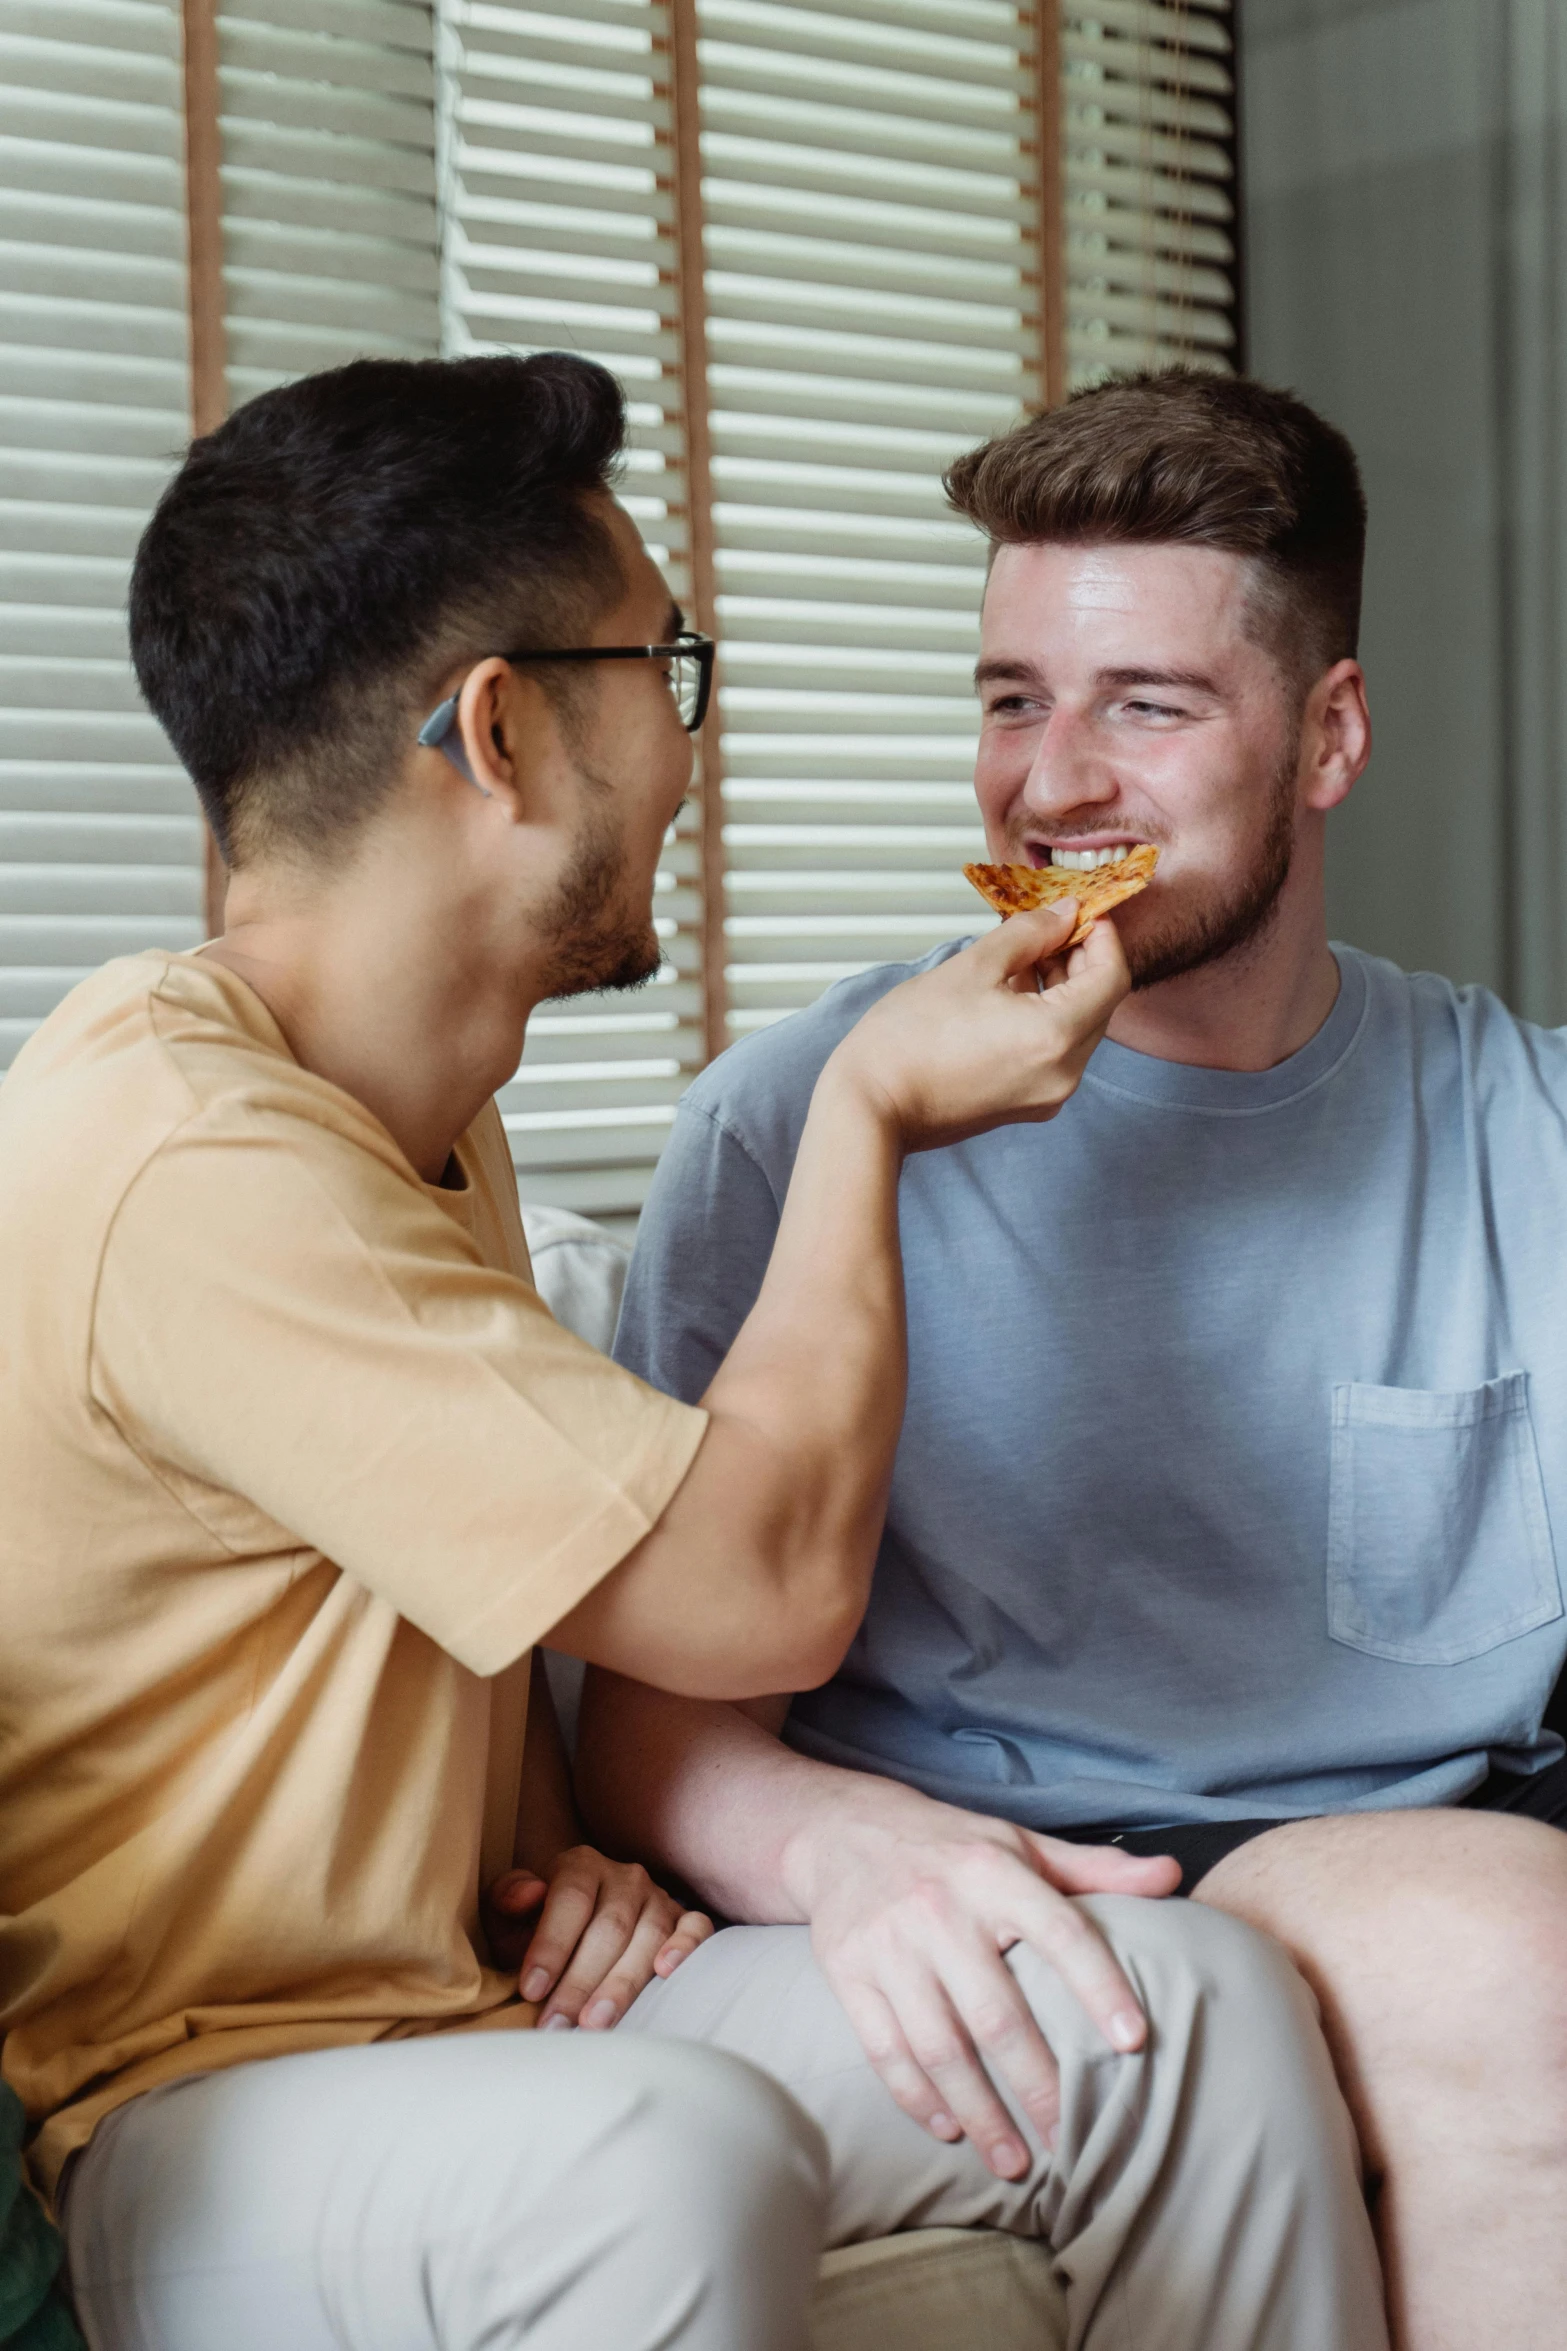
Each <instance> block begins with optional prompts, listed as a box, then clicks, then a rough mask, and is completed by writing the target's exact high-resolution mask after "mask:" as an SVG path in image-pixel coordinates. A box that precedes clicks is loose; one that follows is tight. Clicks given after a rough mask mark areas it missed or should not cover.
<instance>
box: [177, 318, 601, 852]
mask: <svg viewBox="0 0 1567 2351" xmlns="http://www.w3.org/2000/svg"><path fill="white" fill-rule="evenodd" d="M624 439H625V405H624V401H623V398H622V395H621V391H620V387H619V385H618V384H617V383H616V382H615V379H614V377H613V376H612V375H610V374H609V373H608V371H607V370H606V369H604V368H602V367H599V366H597V365H595V364H594V363H593V362H592V361H591V360H586V359H581V358H577V357H574V356H572V355H570V354H567V353H563V352H546V353H543V354H541V355H540V356H537V357H535V358H531V359H516V358H507V357H492V358H476V359H460V360H391V359H361V360H356V361H354V362H353V364H352V365H350V366H348V367H342V368H335V369H332V370H331V371H329V372H327V373H324V374H321V375H315V376H307V377H305V378H303V379H302V380H301V381H299V382H296V383H291V384H286V385H283V386H281V387H280V388H279V389H278V390H276V391H271V392H264V393H262V394H261V396H260V397H259V398H257V399H255V400H252V401H250V402H248V403H247V405H246V406H245V407H243V408H241V409H238V410H237V411H236V412H235V414H234V415H233V416H231V417H230V418H229V419H228V420H227V422H226V423H224V424H222V425H220V426H219V427H218V429H217V430H216V431H215V432H212V433H209V434H207V435H206V436H205V438H204V439H202V440H199V441H196V442H194V443H193V444H192V446H191V448H190V450H189V452H188V454H187V456H186V459H185V462H184V464H183V465H182V466H181V468H180V471H179V472H178V473H177V474H176V476H175V477H174V480H173V481H172V482H171V483H170V484H169V486H168V488H167V490H166V491H165V492H164V494H163V497H162V498H161V500H160V501H159V504H158V507H157V510H156V512H155V513H154V515H153V517H152V520H151V522H150V523H149V524H148V526H147V529H146V531H145V533H144V534H143V537H142V541H141V545H140V547H139V549H138V551H137V556H136V563H135V569H134V572H133V574H132V581H131V598H130V628H131V653H132V658H133V660H134V662H135V666H136V675H137V678H138V680H139V681H140V684H141V689H142V692H143V693H144V694H145V696H146V698H147V701H148V703H149V705H150V706H151V708H152V710H153V712H154V713H155V715H156V716H157V717H158V719H159V720H161V722H162V724H163V727H164V729H165V731H166V733H167V734H168V737H169V740H170V741H171V742H172V743H173V745H174V748H175V750H176V751H177V752H178V753H179V755H180V757H181V759H182V760H183V761H184V763H185V765H186V767H187V768H188V770H189V771H190V774H191V777H192V779H193V780H194V782H195V785H196V789H197V791H198V793H199V794H200V796H201V801H202V805H203V807H204V808H205V810H206V812H207V816H208V818H209V820H210V822H211V824H212V827H213V830H214V832H215V834H216V835H217V839H218V844H219V847H220V848H221V849H222V851H223V853H224V855H225V857H226V858H227V859H228V860H229V861H230V862H231V863H243V862H245V861H247V860H248V859H250V858H252V857H254V856H257V855H260V854H264V853H268V852H272V851H281V852H282V853H284V854H295V855H300V856H303V857H304V858H306V859H308V860H319V859H322V858H330V857H331V856H332V855H333V854H334V853H335V852H337V851H338V850H339V849H340V848H341V846H342V844H343V842H344V841H345V840H346V839H347V838H348V837H349V836H350V835H351V834H352V833H353V832H354V831H356V830H357V828H358V827H359V825H360V824H361V823H362V822H363V821H364V819H365V818H366V817H367V816H369V815H370V814H372V813H373V811H374V809H375V808H376V807H377V806H378V805H379V804H380V802H381V800H382V799H384V797H385V796H386V794H387V792H388V791H389V790H390V788H391V786H392V785H393V783H394V782H395V781H396V779H397V777H398V776H399V775H400V774H401V772H402V770H403V766H404V763H405V761H406V758H407V754H408V751H409V749H410V748H411V745H412V739H413V732H414V730H415V729H416V728H417V726H418V722H419V717H420V716H421V715H422V708H421V705H423V707H424V708H427V707H428V699H427V698H428V696H429V694H430V692H431V690H432V688H433V685H434V684H435V683H436V682H438V681H439V680H440V678H441V677H442V676H444V675H445V674H446V673H447V672H448V671H449V670H450V669H451V668H452V667H453V666H455V664H456V663H457V662H458V661H460V660H463V659H465V658H472V659H475V660H478V659H482V658H483V657H484V655H486V654H488V653H496V652H504V651H506V650H508V649H510V648H514V647H517V648H520V647H522V646H534V645H537V646H539V647H541V648H547V647H550V646H556V645H560V646H564V645H567V644H571V643H574V642H580V637H581V631H582V630H583V628H584V627H591V625H592V624H593V622H594V621H595V620H597V619H598V617H599V616H600V614H601V613H602V612H603V611H604V610H605V609H606V608H608V607H609V606H611V605H613V604H614V602H615V601H616V599H617V598H618V596H619V595H620V594H622V593H623V592H624V582H623V580H622V579H621V573H620V565H619V562H618V560H617V557H616V553H615V547H614V542H613V540H612V538H611V536H610V533H609V530H608V527H607V525H606V524H605V523H604V522H603V521H602V520H601V519H600V518H599V517H598V516H596V515H595V514H593V513H592V512H591V511H590V510H589V509H588V508H587V507H585V506H584V504H583V499H584V496H585V494H586V493H588V492H591V491H595V490H604V489H607V488H608V487H609V486H610V484H611V482H612V480H613V477H614V473H615V469H616V465H617V462H618V459H619V457H620V453H621V449H622V445H623V442H624Z"/></svg>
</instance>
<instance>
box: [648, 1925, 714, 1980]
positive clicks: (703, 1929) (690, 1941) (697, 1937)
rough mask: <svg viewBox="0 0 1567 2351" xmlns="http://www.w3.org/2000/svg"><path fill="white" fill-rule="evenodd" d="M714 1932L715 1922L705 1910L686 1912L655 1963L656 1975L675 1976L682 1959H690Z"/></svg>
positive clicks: (654, 1971) (654, 1970)
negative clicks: (700, 1944) (698, 1946)
mask: <svg viewBox="0 0 1567 2351" xmlns="http://www.w3.org/2000/svg"><path fill="white" fill-rule="evenodd" d="M712 1932H713V1922H712V1920H711V1919H710V1918H709V1917H708V1915H707V1913H706V1911H704V1910H685V1911H682V1912H681V1914H680V1917H679V1919H678V1920H677V1921H676V1924H675V1931H674V1933H673V1934H672V1935H671V1936H670V1938H669V1940H668V1942H667V1943H666V1944H665V1945H664V1948H663V1949H662V1951H660V1953H659V1955H658V1957H657V1958H656V1959H655V1960H654V1962H653V1973H654V1974H655V1975H660V1976H667V1975H673V1974H674V1972H675V1970H676V1968H677V1967H678V1966H679V1965H680V1962H681V1961H682V1959H689V1958H690V1956H691V1954H692V1952H693V1951H694V1950H695V1949H696V1947H697V1945H698V1944H699V1943H705V1942H706V1941H707V1939H708V1937H709V1935H711V1933H712Z"/></svg>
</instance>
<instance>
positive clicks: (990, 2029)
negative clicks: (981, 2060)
mask: <svg viewBox="0 0 1567 2351" xmlns="http://www.w3.org/2000/svg"><path fill="white" fill-rule="evenodd" d="M968 2021H969V2030H970V2032H971V2033H972V2034H973V2036H974V2038H975V2040H976V2041H979V2042H980V2043H982V2044H983V2046H984V2047H985V2048H987V2049H1005V2048H1007V2047H1008V2046H1009V2045H1010V2044H1011V2043H1012V2042H1014V2041H1016V2040H1018V2039H1020V2038H1021V2037H1022V2034H1023V2031H1024V2025H1023V2019H1022V2018H1021V2017H1020V2016H1019V2015H1018V2013H1017V2011H1016V2009H1015V2008H1012V2007H1010V2006H1009V2005H1008V2003H1007V2002H1006V2001H1005V2000H981V2001H978V2002H977V2003H976V2004H975V2005H974V2006H973V2007H972V2008H971V2009H970V2010H969V2020H968Z"/></svg>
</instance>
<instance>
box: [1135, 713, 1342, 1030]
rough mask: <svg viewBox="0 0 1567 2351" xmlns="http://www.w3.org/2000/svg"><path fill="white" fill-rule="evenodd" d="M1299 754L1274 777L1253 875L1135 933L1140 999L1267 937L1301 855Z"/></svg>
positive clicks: (1293, 753)
mask: <svg viewBox="0 0 1567 2351" xmlns="http://www.w3.org/2000/svg"><path fill="white" fill-rule="evenodd" d="M1298 756H1299V754H1298V749H1297V747H1296V746H1295V745H1294V744H1292V745H1291V746H1290V748H1289V750H1288V752H1287V753H1286V755H1285V757H1284V758H1283V759H1282V760H1281V761H1280V763H1279V766H1278V767H1277V769H1276V770H1275V772H1274V776H1273V779H1272V787H1271V790H1270V793H1269V803H1268V814H1267V823H1266V825H1265V827H1264V830H1263V835H1262V838H1261V840H1260V842H1259V843H1258V845H1257V851H1256V855H1255V856H1254V858H1253V860H1252V862H1251V864H1250V866H1249V867H1248V869H1247V871H1246V872H1245V873H1244V874H1243V875H1242V876H1241V877H1240V878H1239V879H1238V880H1236V881H1233V882H1231V883H1229V884H1228V886H1219V887H1215V888H1212V889H1210V890H1208V891H1207V892H1206V893H1204V894H1203V895H1202V896H1200V897H1196V898H1195V899H1194V901H1193V902H1192V903H1190V904H1188V905H1186V906H1182V905H1181V904H1180V903H1179V901H1177V903H1176V904H1175V905H1174V906H1172V907H1171V908H1170V909H1169V911H1168V912H1167V913H1166V914H1165V915H1164V917H1163V919H1162V920H1161V921H1160V922H1159V923H1158V924H1157V925H1156V926H1155V927H1154V928H1152V929H1150V930H1148V931H1146V932H1144V933H1143V934H1142V935H1141V936H1138V935H1137V933H1136V932H1135V931H1134V933H1133V936H1132V937H1131V938H1130V939H1127V940H1125V941H1124V945H1125V948H1126V960H1127V964H1128V967H1129V968H1130V971H1131V974H1132V992H1133V994H1134V995H1137V994H1140V993H1141V992H1142V991H1143V990H1144V989H1145V988H1157V987H1160V986H1162V985H1163V983H1164V982H1165V981H1166V980H1175V979H1180V978H1181V977H1182V976H1183V975H1184V974H1185V973H1187V972H1189V971H1200V970H1202V969H1203V968H1204V966H1205V965H1208V964H1213V963H1221V962H1223V961H1224V960H1225V959H1226V958H1228V957H1232V956H1233V957H1240V956H1243V955H1245V954H1246V953H1247V952H1248V951H1250V950H1254V949H1255V948H1257V947H1259V946H1260V945H1261V943H1262V941H1263V940H1264V939H1265V938H1266V936H1267V933H1268V931H1269V929H1270V927H1271V925H1272V923H1273V922H1274V920H1275V918H1276V916H1277V914H1278V907H1279V898H1280V896H1281V894H1282V892H1283V889H1284V885H1285V883H1286V882H1287V881H1288V879H1289V872H1290V864H1291V860H1292V859H1293V856H1294V852H1295V775H1296V766H1297V761H1298ZM1145 903H1146V901H1145ZM1151 911H1152V908H1151V907H1150V912H1151Z"/></svg>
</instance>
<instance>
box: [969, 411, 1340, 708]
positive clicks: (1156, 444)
mask: <svg viewBox="0 0 1567 2351" xmlns="http://www.w3.org/2000/svg"><path fill="white" fill-rule="evenodd" d="M945 479H946V490H947V495H948V497H949V498H950V499H951V501H952V503H953V505H954V506H955V507H956V508H957V509H958V512H959V513H960V514H966V515H967V516H968V518H969V520H970V521H971V522H975V523H977V524H978V525H979V527H980V529H981V530H982V531H984V532H986V533H987V535H988V536H989V538H990V541H991V545H992V547H993V548H994V547H997V546H1008V545H1011V546H1016V545H1029V544H1036V543H1039V542H1041V541H1051V540H1055V541H1074V540H1075V541H1079V542H1086V541H1103V540H1121V541H1128V540H1130V541H1133V542H1136V543H1140V544H1143V545H1149V544H1159V543H1168V542H1170V541H1180V542H1183V543H1184V544H1186V545H1188V546H1198V547H1220V548H1223V549H1225V550H1226V551H1228V552H1229V553H1230V554H1234V555H1244V556H1249V557H1250V558H1251V559H1252V560H1253V562H1254V563H1255V564H1256V565H1257V567H1258V572H1259V580H1258V587H1259V591H1260V592H1259V594H1258V595H1257V596H1256V598H1255V599H1254V602H1253V622H1254V628H1255V632H1256V634H1257V635H1258V637H1259V638H1260V639H1261V640H1262V641H1263V642H1264V643H1266V644H1267V645H1268V646H1269V647H1270V649H1271V650H1273V651H1275V652H1276V653H1277V654H1278V656H1279V659H1280V661H1281V662H1282V664H1283V666H1284V667H1285V669H1286V670H1287V671H1288V672H1290V673H1291V674H1293V675H1294V676H1296V677H1297V678H1302V679H1305V680H1307V681H1309V680H1310V679H1313V678H1317V677H1320V676H1321V674H1322V672H1323V670H1325V669H1327V668H1328V667H1329V666H1330V665H1331V664H1332V663H1333V662H1335V661H1342V660H1344V659H1346V658H1347V657H1350V656H1352V655H1353V654H1354V653H1355V651H1356V648H1357V646H1358V644H1359V641H1360V584H1361V572H1362V568H1363V566H1364V561H1365V547H1366V500H1365V493H1364V491H1363V490H1362V488H1361V484H1360V468H1359V466H1358V465H1357V464H1356V462H1355V452H1354V451H1353V449H1351V447H1350V445H1349V443H1348V441H1346V440H1345V438H1344V436H1343V434H1342V433H1341V432H1338V431H1336V430H1335V428H1334V427H1333V426H1332V425H1330V424H1327V423H1325V422H1324V420H1323V419H1322V418H1321V417H1320V416H1318V415H1317V414H1316V412H1315V411H1314V410H1313V409H1310V408H1308V407H1307V406H1306V404H1305V402H1304V401H1303V400H1297V399H1296V398H1295V397H1294V396H1293V394H1291V393H1289V392H1278V391H1274V390H1273V389H1272V388H1271V387H1270V386H1269V385H1267V384H1258V383H1254V382H1252V381H1251V380H1250V379H1249V378H1247V377H1245V376H1222V375H1208V374H1199V373H1197V372H1196V371H1195V370H1194V369H1190V368H1168V369H1162V370H1160V371H1158V372H1156V373H1149V374H1144V375H1133V376H1122V377H1117V378H1113V379H1112V380H1111V381H1110V382H1108V383H1103V384H1095V385H1094V386H1093V387H1092V388H1091V389H1089V390H1087V391H1083V392H1076V393H1074V394H1073V395H1072V397H1071V399H1070V400H1068V401H1067V402H1066V404H1065V406H1064V407H1061V408H1052V409H1047V410H1045V411H1044V412H1043V413H1042V414H1041V415H1038V416H1031V417H1029V418H1028V419H1027V421H1026V422H1025V423H1023V424H1020V425H1018V426H1016V427H1015V428H1014V430H1013V431H1011V432H1010V433H1003V434H1002V435H1001V436H1000V437H999V438H998V439H996V440H994V441H986V442H985V443H983V444H982V446H981V447H980V448H978V449H971V450H970V451H969V452H968V454H967V456H966V457H960V458H959V459H958V461H957V463H956V464H955V465H954V466H953V467H952V468H951V470H950V471H949V472H948V474H947V475H946V477H945Z"/></svg>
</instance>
